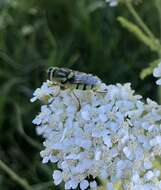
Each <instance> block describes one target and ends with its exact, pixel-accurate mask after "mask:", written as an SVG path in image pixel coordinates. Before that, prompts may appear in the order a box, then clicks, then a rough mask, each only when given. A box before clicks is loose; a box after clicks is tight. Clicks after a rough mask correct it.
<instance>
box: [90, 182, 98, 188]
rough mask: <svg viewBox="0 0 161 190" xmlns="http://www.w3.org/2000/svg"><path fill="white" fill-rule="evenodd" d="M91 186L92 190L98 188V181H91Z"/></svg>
mask: <svg viewBox="0 0 161 190" xmlns="http://www.w3.org/2000/svg"><path fill="white" fill-rule="evenodd" d="M90 188H91V189H92V190H96V189H97V183H96V181H92V182H90Z"/></svg>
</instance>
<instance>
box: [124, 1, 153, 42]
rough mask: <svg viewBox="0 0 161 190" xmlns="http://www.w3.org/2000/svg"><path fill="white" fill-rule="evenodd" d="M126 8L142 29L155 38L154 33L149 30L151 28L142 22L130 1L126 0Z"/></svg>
mask: <svg viewBox="0 0 161 190" xmlns="http://www.w3.org/2000/svg"><path fill="white" fill-rule="evenodd" d="M126 5H127V8H128V9H129V11H130V13H131V14H132V16H133V17H134V19H135V20H136V22H137V23H138V25H139V26H140V27H141V28H142V29H143V31H144V32H145V33H146V34H147V35H148V36H149V37H150V38H151V39H153V40H156V38H155V36H154V34H153V33H152V32H151V30H150V29H149V28H148V27H147V25H146V24H145V23H144V21H143V20H142V18H141V17H140V16H139V14H138V13H137V11H136V10H135V8H134V7H133V5H132V4H131V2H130V1H128V0H127V1H126Z"/></svg>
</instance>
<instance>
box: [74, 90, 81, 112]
mask: <svg viewBox="0 0 161 190" xmlns="http://www.w3.org/2000/svg"><path fill="white" fill-rule="evenodd" d="M72 94H73V96H74V99H75V102H76V106H77V111H80V109H81V104H80V101H79V98H78V97H77V95H76V94H75V93H74V92H72Z"/></svg>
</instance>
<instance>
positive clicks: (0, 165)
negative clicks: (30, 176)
mask: <svg viewBox="0 0 161 190" xmlns="http://www.w3.org/2000/svg"><path fill="white" fill-rule="evenodd" d="M0 169H1V170H3V171H4V172H6V173H7V174H8V175H9V177H10V178H11V179H12V180H13V181H15V182H16V183H18V184H19V185H20V186H21V187H22V188H23V189H25V190H33V189H32V188H31V186H30V185H29V184H28V182H27V181H26V180H25V179H23V178H21V177H20V176H18V175H17V174H16V173H15V172H14V171H13V170H11V169H10V168H9V167H8V166H7V165H6V164H5V163H4V162H3V161H2V160H0Z"/></svg>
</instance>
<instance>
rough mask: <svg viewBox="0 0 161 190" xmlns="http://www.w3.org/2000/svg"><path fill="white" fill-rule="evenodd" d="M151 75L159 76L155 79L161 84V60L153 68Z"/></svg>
mask: <svg viewBox="0 0 161 190" xmlns="http://www.w3.org/2000/svg"><path fill="white" fill-rule="evenodd" d="M153 76H154V77H156V78H159V79H158V80H157V81H156V84H157V85H161V62H160V63H159V64H158V66H157V67H156V68H155V69H154V70H153Z"/></svg>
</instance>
